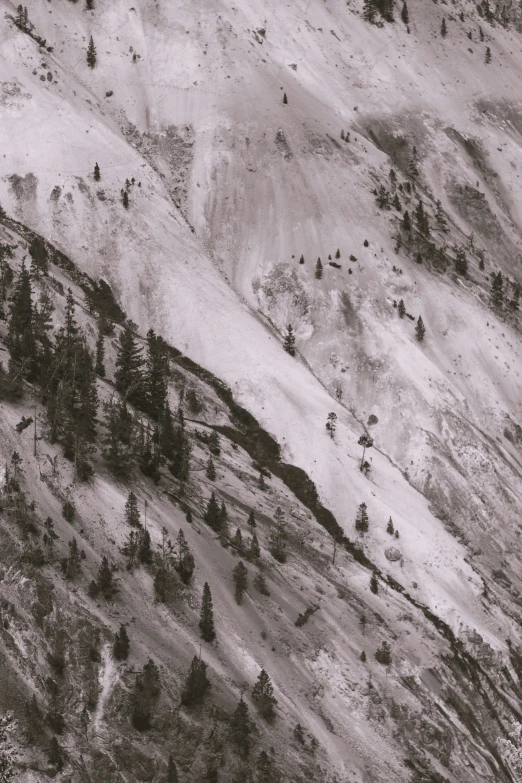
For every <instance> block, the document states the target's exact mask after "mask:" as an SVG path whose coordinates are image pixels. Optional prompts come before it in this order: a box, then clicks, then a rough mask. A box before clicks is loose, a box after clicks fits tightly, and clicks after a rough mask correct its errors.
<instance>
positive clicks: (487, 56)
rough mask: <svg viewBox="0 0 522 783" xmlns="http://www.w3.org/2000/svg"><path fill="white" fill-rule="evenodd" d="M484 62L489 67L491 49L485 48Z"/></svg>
mask: <svg viewBox="0 0 522 783" xmlns="http://www.w3.org/2000/svg"><path fill="white" fill-rule="evenodd" d="M485 62H486V65H489V63H490V62H491V49H490V48H489V46H486V56H485Z"/></svg>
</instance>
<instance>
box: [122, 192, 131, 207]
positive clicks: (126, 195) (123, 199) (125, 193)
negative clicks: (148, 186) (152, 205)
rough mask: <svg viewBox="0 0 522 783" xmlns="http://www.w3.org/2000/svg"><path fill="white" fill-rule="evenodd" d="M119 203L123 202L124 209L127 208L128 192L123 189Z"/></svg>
mask: <svg viewBox="0 0 522 783" xmlns="http://www.w3.org/2000/svg"><path fill="white" fill-rule="evenodd" d="M121 203H122V204H123V206H124V207H125V209H128V208H129V193H128V191H126V190H124V189H122V191H121Z"/></svg>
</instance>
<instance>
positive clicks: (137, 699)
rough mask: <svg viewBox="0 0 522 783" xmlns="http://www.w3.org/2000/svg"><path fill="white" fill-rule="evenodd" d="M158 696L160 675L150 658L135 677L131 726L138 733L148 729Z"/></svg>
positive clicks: (159, 692)
mask: <svg viewBox="0 0 522 783" xmlns="http://www.w3.org/2000/svg"><path fill="white" fill-rule="evenodd" d="M160 694H161V680H160V673H159V670H158V667H157V666H156V664H155V663H154V661H153V660H152V658H149V660H148V661H147V663H146V664H145V666H144V667H143V671H141V672H140V673H139V674H137V675H136V681H135V685H134V693H133V707H132V725H133V726H134V728H135V729H137V730H138V731H145V730H146V729H149V728H150V721H151V718H152V714H153V710H154V707H155V705H156V702H157V701H158V699H159V697H160Z"/></svg>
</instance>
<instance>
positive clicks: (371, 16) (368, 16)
mask: <svg viewBox="0 0 522 783" xmlns="http://www.w3.org/2000/svg"><path fill="white" fill-rule="evenodd" d="M363 19H364V20H365V21H366V22H369V23H370V24H374V22H375V0H364V2H363Z"/></svg>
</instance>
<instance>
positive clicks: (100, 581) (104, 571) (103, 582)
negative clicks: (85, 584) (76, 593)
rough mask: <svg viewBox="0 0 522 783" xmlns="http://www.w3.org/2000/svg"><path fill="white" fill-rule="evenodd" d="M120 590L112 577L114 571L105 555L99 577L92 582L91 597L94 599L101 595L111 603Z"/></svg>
mask: <svg viewBox="0 0 522 783" xmlns="http://www.w3.org/2000/svg"><path fill="white" fill-rule="evenodd" d="M117 591H118V588H117V586H116V583H115V581H114V579H113V576H112V570H111V567H110V565H109V561H108V559H107V557H106V556H105V555H104V556H103V557H102V561H101V563H100V567H99V569H98V576H97V578H96V580H95V581H94V580H93V582H91V587H90V588H89V592H90V594H91V597H92V598H94V597H96V596H97V595H99V594H100V593H101V595H102V596H103V597H104V598H105V600H106V601H111V600H112V598H113V597H114V595H115V594H116V593H117Z"/></svg>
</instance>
